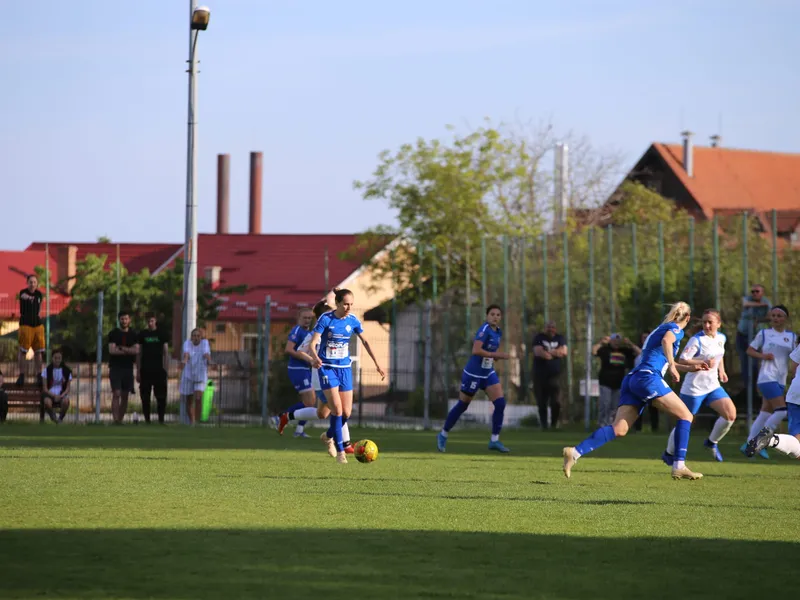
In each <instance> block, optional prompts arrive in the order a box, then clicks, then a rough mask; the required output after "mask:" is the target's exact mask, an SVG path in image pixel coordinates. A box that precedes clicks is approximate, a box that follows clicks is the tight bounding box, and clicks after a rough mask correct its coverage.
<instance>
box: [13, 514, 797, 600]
mask: <svg viewBox="0 0 800 600" xmlns="http://www.w3.org/2000/svg"><path fill="white" fill-rule="evenodd" d="M119 508H120V510H124V507H123V506H122V505H120V507H119ZM340 508H341V509H342V510H353V507H340ZM194 510H197V511H198V512H201V513H202V512H205V511H207V510H208V511H209V513H208V514H209V520H213V510H211V509H210V507H203V506H201V505H200V504H198V505H196V506H195V507H194ZM331 518H332V520H334V521H335V515H334V514H332V517H331ZM799 560H800V545H798V544H792V543H788V542H774V541H763V542H761V541H751V540H722V539H716V540H714V539H695V538H587V537H574V536H563V535H531V534H514V533H502V534H501V533H463V532H444V531H392V530H382V531H377V530H349V529H330V530H319V529H284V530H219V529H208V530H153V529H128V530H117V529H112V530H104V529H95V530H82V529H78V530H70V529H58V530H51V529H42V530H29V529H25V530H6V531H0V571H2V574H3V575H2V586H0V597H4V598H22V597H26V598H27V597H40V596H54V597H69V598H82V599H87V600H92V599H101V598H103V599H104V598H111V597H113V598H132V599H139V598H142V599H144V598H156V599H162V598H163V599H166V598H176V599H179V600H182V599H186V600H195V599H200V598H214V599H217V598H237V599H250V598H253V599H255V598H281V599H291V598H325V600H336V599H339V598H342V599H346V600H352V598H355V597H361V598H375V599H381V600H383V599H386V598H403V599H407V598H475V599H478V598H505V599H515V598H520V599H523V598H524V599H529V598H564V599H575V600H585V599H586V598H592V599H594V600H618V599H620V598H647V599H649V600H654V599H660V598H664V599H669V600H675V598H725V599H736V598H754V597H758V598H763V597H773V596H774V597H782V596H783V595H785V592H786V590H787V589H790V588H787V586H791V581H790V579H791V578H789V579H787V574H788V573H790V572H791V569H792V565H796V564H798V561H799Z"/></svg>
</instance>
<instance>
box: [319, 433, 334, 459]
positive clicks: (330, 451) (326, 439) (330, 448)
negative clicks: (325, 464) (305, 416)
mask: <svg viewBox="0 0 800 600" xmlns="http://www.w3.org/2000/svg"><path fill="white" fill-rule="evenodd" d="M319 439H321V440H322V443H323V444H326V445H327V446H328V454H330V455H331V457H333V458H335V457H336V444H335V443H334V441H333V438H329V437H328V432H327V431H323V432H322V435H321V436H319Z"/></svg>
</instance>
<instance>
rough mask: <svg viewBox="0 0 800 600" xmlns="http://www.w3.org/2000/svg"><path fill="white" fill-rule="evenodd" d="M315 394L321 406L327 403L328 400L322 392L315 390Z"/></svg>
mask: <svg viewBox="0 0 800 600" xmlns="http://www.w3.org/2000/svg"><path fill="white" fill-rule="evenodd" d="M316 393H317V400H319V401H320V402H322V403H323V404H327V403H328V399H327V398H326V397H325V392H323V391H322V390H317V392H316Z"/></svg>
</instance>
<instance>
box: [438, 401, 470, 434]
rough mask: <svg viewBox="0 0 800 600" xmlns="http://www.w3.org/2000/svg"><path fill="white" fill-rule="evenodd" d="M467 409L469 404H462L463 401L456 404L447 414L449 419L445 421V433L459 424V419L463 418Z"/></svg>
mask: <svg viewBox="0 0 800 600" xmlns="http://www.w3.org/2000/svg"><path fill="white" fill-rule="evenodd" d="M467 408H469V403H468V402H462V401H461V400H459V401H458V402H456V404H455V406H453V408H451V409H450V412H449V413H447V419H446V420H445V422H444V427H443V428H442V429H444V430H445V431H450V430H451V429H452V428H453V427H454V426H455V424H456V423H457V422H458V419H459V418H460V417H461V415H463V414H464V411H465V410H467Z"/></svg>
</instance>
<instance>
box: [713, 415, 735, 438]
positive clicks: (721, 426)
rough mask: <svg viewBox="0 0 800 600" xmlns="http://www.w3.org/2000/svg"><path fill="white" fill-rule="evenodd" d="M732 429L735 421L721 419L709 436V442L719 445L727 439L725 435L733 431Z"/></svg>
mask: <svg viewBox="0 0 800 600" xmlns="http://www.w3.org/2000/svg"><path fill="white" fill-rule="evenodd" d="M731 427H733V421H728V420H727V419H725V418H724V417H719V418H718V419H717V420H716V421H715V422H714V427H713V428H712V429H711V433H709V434H708V441H709V442H712V443H714V444H717V443H719V441H720V440H721V439H722V438H724V437H725V434H726V433H728V432H729V431H730V430H731Z"/></svg>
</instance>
